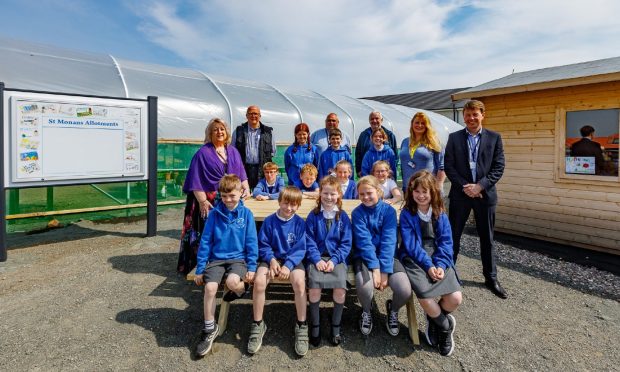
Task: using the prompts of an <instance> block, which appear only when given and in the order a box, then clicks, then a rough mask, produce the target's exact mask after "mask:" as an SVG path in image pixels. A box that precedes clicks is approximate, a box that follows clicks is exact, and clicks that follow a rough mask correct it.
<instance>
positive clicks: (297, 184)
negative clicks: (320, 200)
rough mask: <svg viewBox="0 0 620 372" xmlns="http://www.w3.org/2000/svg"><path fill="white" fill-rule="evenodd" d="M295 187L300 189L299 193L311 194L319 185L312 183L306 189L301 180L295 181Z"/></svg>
mask: <svg viewBox="0 0 620 372" xmlns="http://www.w3.org/2000/svg"><path fill="white" fill-rule="evenodd" d="M295 187H297V188H298V189H300V190H301V192H308V191H310V192H312V191H316V189H318V188H319V183H318V182H316V181H314V183H312V185H310V187H306V186H305V185H304V183H303V182H302V181H301V180H297V181H295Z"/></svg>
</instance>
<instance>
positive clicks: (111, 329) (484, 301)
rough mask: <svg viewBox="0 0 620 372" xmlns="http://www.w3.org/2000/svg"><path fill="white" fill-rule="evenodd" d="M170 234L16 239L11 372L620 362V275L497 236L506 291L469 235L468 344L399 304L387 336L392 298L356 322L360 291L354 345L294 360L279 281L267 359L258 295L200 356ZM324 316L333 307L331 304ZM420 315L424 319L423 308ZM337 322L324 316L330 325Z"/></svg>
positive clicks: (3, 303)
mask: <svg viewBox="0 0 620 372" xmlns="http://www.w3.org/2000/svg"><path fill="white" fill-rule="evenodd" d="M158 221H159V235H158V236H156V237H153V238H143V237H142V236H143V233H144V231H145V230H146V228H145V223H144V221H138V222H132V223H122V224H93V223H91V222H86V221H84V222H80V223H78V224H76V225H72V226H69V227H67V228H63V229H57V230H53V231H49V232H46V233H42V234H36V235H28V236H12V237H11V238H10V240H9V246H10V247H12V248H11V250H10V251H9V260H8V261H7V262H4V263H0V319H1V320H0V335H2V336H1V337H0V370H3V371H15V370H30V371H38V370H45V371H48V370H80V371H83V370H135V369H149V370H196V369H198V370H223V369H226V370H230V371H237V370H259V371H267V370H309V369H315V370H327V369H334V370H341V369H345V368H346V369H349V370H353V371H356V370H362V369H365V370H367V369H380V370H387V369H394V370H449V371H454V370H466V371H483V370H484V371H487V370H508V371H513V370H515V371H518V370H528V371H529V370H553V371H557V370H564V371H568V370H570V371H574V370H583V371H589V370H594V369H597V370H603V371H610V370H618V368H619V367H618V366H620V353H618V351H617V350H618V348H619V347H620V339H619V338H618V334H620V306H619V300H620V277H618V276H616V275H614V274H610V273H607V272H604V271H600V270H597V269H595V268H590V267H585V266H580V265H577V264H573V263H569V262H565V261H561V260H555V259H552V258H548V257H545V256H543V255H541V254H537V253H532V252H527V251H523V250H519V249H516V248H514V247H512V246H510V245H506V244H498V253H499V277H500V280H501V282H502V284H503V285H504V287H505V288H506V289H507V290H508V292H509V294H510V297H509V299H508V300H500V299H498V298H496V297H495V296H493V295H492V294H491V293H490V292H489V291H488V290H486V289H485V288H484V286H483V285H482V282H483V278H482V270H481V266H480V260H479V256H478V254H479V252H478V249H477V245H478V240H477V238H476V237H475V236H472V235H468V234H466V235H465V236H464V242H463V247H462V253H463V254H462V256H461V257H460V258H459V267H458V268H459V272H460V276H461V278H462V279H463V281H464V288H463V294H464V303H463V305H462V306H461V308H460V309H459V310H458V311H457V312H456V313H455V317H456V320H457V327H456V333H455V342H456V349H455V352H454V354H453V355H452V356H451V357H447V358H446V357H441V356H440V355H439V353H438V352H436V351H435V350H433V349H431V348H429V347H428V346H426V345H424V344H423V345H421V346H418V347H413V345H412V343H411V341H410V340H409V338H408V336H407V332H406V329H405V327H406V324H407V321H406V314H405V311H404V309H403V310H401V313H400V320H401V323H402V328H401V334H400V335H399V336H397V337H395V338H392V337H390V336H389V335H388V334H387V332H386V331H385V328H384V325H383V322H384V320H385V300H386V299H387V298H389V295H390V293H389V291H386V292H383V293H378V294H377V295H376V304H377V306H376V307H375V309H374V319H375V327H374V329H373V331H372V334H371V336H370V337H369V338H368V339H363V338H362V337H361V335H360V334H359V332H358V331H357V321H358V315H359V312H360V306H359V304H358V303H357V302H356V300H355V296H354V295H353V293H352V292H350V294H349V296H348V297H347V302H346V309H345V314H344V321H343V323H344V325H343V327H344V332H345V336H346V341H345V343H344V344H343V345H342V346H340V347H332V346H331V345H329V343H328V341H327V340H324V342H323V345H322V346H321V347H319V348H312V349H311V350H310V352H309V353H308V355H307V356H306V357H304V358H301V359H299V358H297V357H296V356H295V353H294V350H293V345H292V339H293V329H292V327H293V321H294V306H293V302H292V293H291V291H290V288H287V287H276V286H274V287H270V289H269V291H268V294H267V299H268V305H267V306H266V310H265V320H266V322H267V324H268V327H269V329H268V331H267V334H266V336H265V339H264V343H263V348H262V349H261V351H260V352H259V353H258V354H257V355H255V356H249V355H248V354H247V353H246V352H245V349H246V348H245V345H246V342H247V337H248V333H249V320H250V318H251V301H250V300H247V299H244V300H239V301H237V302H235V303H234V304H233V305H232V307H231V312H230V318H229V325H228V330H227V331H226V333H225V334H224V335H223V336H221V337H219V338H218V339H216V344H215V346H214V352H213V353H212V354H209V355H207V356H206V357H205V358H202V359H196V358H195V357H194V356H193V353H192V351H193V349H194V347H195V345H196V343H197V341H198V332H199V328H200V326H201V319H202V294H201V291H200V289H198V288H197V287H195V286H194V285H192V284H191V283H188V282H186V281H185V280H184V279H183V278H179V277H178V276H177V275H176V273H175V271H174V268H175V264H176V258H177V249H178V236H179V225H180V221H181V210H180V209H169V210H167V211H164V212H162V213H161V214H160V215H159V220H158ZM324 305H325V306H326V307H327V308H325V309H323V311H324V313H323V315H324V319H326V318H327V317H328V316H329V314H330V313H329V309H328V308H329V307H330V306H331V305H330V304H329V303H325V304H324ZM418 321H419V324H420V325H421V326H422V325H423V324H424V320H423V315H422V311H421V309H420V308H419V307H418ZM328 327H329V326H328V324H327V322H325V324H323V331H324V334H328V332H329V331H328V329H329V328H328Z"/></svg>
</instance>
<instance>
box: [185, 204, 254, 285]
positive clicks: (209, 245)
mask: <svg viewBox="0 0 620 372" xmlns="http://www.w3.org/2000/svg"><path fill="white" fill-rule="evenodd" d="M257 258H258V240H257V237H256V223H255V222H254V215H253V214H252V211H251V210H249V209H248V208H246V207H245V206H244V205H243V202H242V201H239V204H238V205H237V207H236V208H235V209H233V210H232V211H231V210H229V209H228V208H226V205H225V204H224V203H223V202H221V201H220V202H218V203H217V204H216V205H215V207H214V208H213V209H212V210H211V211H210V212H209V216H208V217H207V222H206V223H205V227H204V230H203V232H202V237H201V238H200V246H199V247H198V255H197V261H198V262H197V264H196V274H203V273H204V271H205V267H206V265H207V263H209V262H211V261H216V260H244V261H245V263H246V265H247V267H248V271H253V272H254V271H256V260H257Z"/></svg>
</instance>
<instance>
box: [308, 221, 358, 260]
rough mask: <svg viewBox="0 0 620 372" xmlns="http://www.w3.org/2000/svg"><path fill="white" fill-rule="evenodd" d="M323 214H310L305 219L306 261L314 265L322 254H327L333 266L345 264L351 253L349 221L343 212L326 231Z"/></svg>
mask: <svg viewBox="0 0 620 372" xmlns="http://www.w3.org/2000/svg"><path fill="white" fill-rule="evenodd" d="M325 221H326V219H325V217H323V212H319V213H318V214H315V213H314V211H312V212H310V214H309V215H308V218H306V237H307V240H306V242H307V252H306V260H307V261H308V262H310V263H311V264H316V263H317V262H319V261H320V260H321V256H322V255H323V253H325V252H327V253H329V256H330V257H331V260H332V261H333V262H334V265H338V264H339V263H346V259H347V257H348V256H349V253H350V252H351V242H352V235H351V220H350V219H349V216H348V215H347V213H346V212H345V211H341V212H340V219H339V220H338V221H336V220H334V221H333V222H332V225H331V227H330V229H329V231H327V225H326V223H325Z"/></svg>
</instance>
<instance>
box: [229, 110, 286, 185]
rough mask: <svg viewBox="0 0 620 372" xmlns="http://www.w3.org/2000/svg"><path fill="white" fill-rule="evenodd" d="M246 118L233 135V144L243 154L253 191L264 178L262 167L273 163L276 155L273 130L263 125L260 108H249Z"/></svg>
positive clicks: (244, 164)
mask: <svg viewBox="0 0 620 372" xmlns="http://www.w3.org/2000/svg"><path fill="white" fill-rule="evenodd" d="M245 117H246V119H247V120H248V121H246V122H245V123H243V124H241V125H239V126H238V127H237V128H236V129H235V132H234V133H233V135H232V143H233V145H234V146H235V147H236V148H237V150H238V151H239V154H241V160H242V161H243V166H244V168H245V173H246V174H247V175H248V183H249V185H250V188H251V189H254V188H255V187H256V185H257V184H258V180H260V179H261V178H263V177H264V175H263V168H262V165H263V164H265V163H267V162H270V161H272V159H273V157H274V156H275V155H276V143H275V141H274V140H273V136H272V132H273V128H271V127H268V126H266V125H264V124H263V123H261V121H260V118H261V115H260V108H259V107H258V106H250V107H248V109H247V111H246V113H245Z"/></svg>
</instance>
